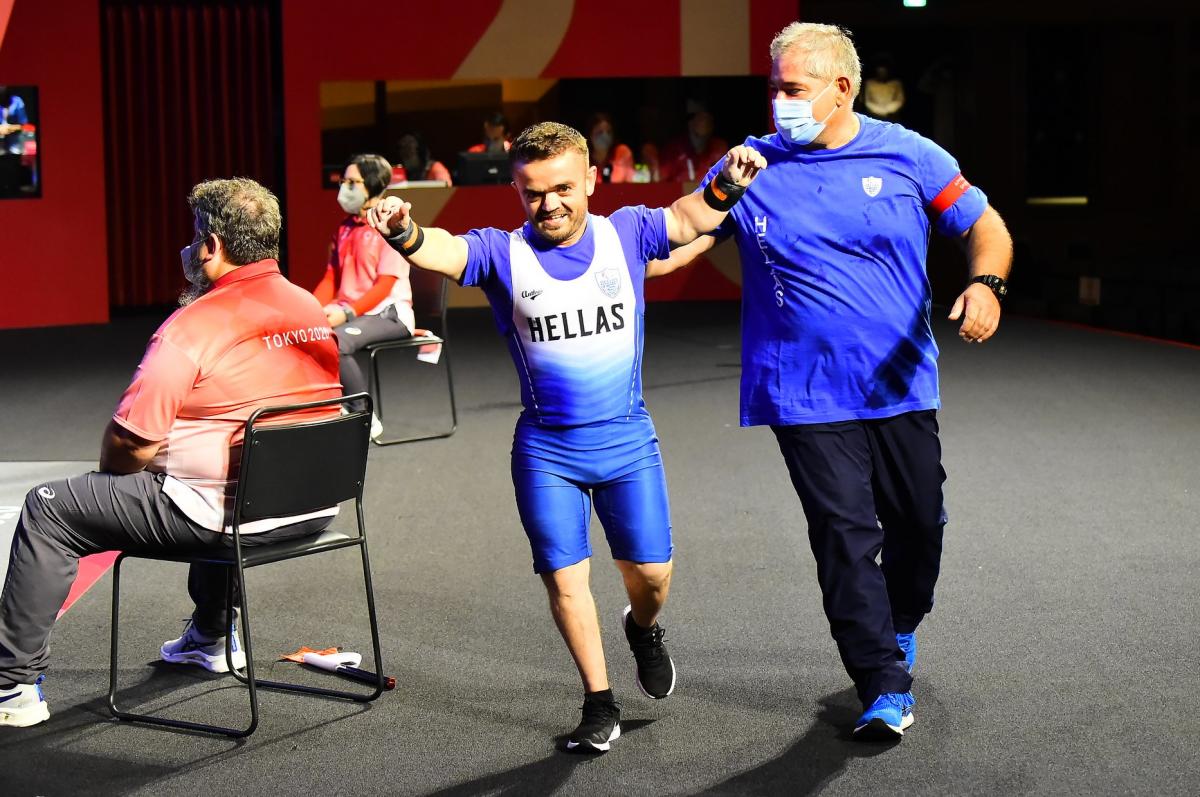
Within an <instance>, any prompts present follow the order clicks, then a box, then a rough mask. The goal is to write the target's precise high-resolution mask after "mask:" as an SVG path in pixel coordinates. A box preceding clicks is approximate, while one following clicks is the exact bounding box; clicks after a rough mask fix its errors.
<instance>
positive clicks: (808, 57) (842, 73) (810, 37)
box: [771, 22, 862, 97]
mask: <svg viewBox="0 0 1200 797" xmlns="http://www.w3.org/2000/svg"><path fill="white" fill-rule="evenodd" d="M791 50H799V51H800V52H802V53H804V65H805V71H806V72H807V73H808V74H809V75H811V76H812V77H815V78H820V79H821V80H827V81H830V82H833V81H834V80H837V79H838V78H839V77H844V78H848V79H849V80H850V96H851V97H856V96H858V89H859V86H860V85H861V84H862V63H861V62H859V60H858V51H857V50H855V49H854V42H853V40H851V38H850V31H848V30H846V29H845V28H840V27H838V26H837V25H820V24H817V23H815V22H793V23H792V24H791V25H788V26H787V27H786V28H784V29H783V30H781V31H779V33H777V34H775V38H774V39H772V40H771V60H772V61H778V60H779V57H780V56H781V55H783V54H784V53H786V52H789V51H791Z"/></svg>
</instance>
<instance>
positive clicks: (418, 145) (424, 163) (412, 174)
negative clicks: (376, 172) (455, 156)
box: [392, 132, 454, 185]
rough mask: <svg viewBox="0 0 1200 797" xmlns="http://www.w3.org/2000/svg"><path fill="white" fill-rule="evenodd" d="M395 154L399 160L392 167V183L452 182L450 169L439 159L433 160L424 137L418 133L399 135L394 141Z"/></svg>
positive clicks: (447, 183)
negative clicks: (420, 181) (419, 181)
mask: <svg viewBox="0 0 1200 797" xmlns="http://www.w3.org/2000/svg"><path fill="white" fill-rule="evenodd" d="M396 155H397V158H398V160H399V162H398V163H397V164H396V165H395V166H394V167H393V168H392V182H393V183H404V182H409V183H412V182H416V181H418V180H439V181H441V182H443V183H445V184H446V185H453V184H454V181H453V180H451V179H450V170H449V169H447V168H446V165H445V164H444V163H442V162H441V161H439V160H434V157H433V153H432V152H431V151H430V149H429V145H428V144H426V143H425V137H424V136H422V135H421V134H420V133H417V132H411V133H405V134H404V135H402V136H400V140H399V141H397V142H396Z"/></svg>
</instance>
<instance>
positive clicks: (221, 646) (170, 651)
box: [160, 620, 246, 673]
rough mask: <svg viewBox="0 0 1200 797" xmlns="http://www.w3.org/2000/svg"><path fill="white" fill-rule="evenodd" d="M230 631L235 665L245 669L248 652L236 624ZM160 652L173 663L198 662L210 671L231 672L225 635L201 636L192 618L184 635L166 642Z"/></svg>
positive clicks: (163, 658)
mask: <svg viewBox="0 0 1200 797" xmlns="http://www.w3.org/2000/svg"><path fill="white" fill-rule="evenodd" d="M229 633H231V634H233V666H234V667H235V668H236V669H239V670H244V669H246V653H245V651H243V650H242V643H241V640H239V639H238V635H237V626H236V624H235V625H232V626H230V628H229ZM160 653H161V655H162V660H163V661H168V662H170V663H171V664H197V665H199V666H201V667H203V668H204V669H206V670H208V671H209V672H216V673H225V672H229V662H227V661H226V660H225V637H223V636H222V637H217V638H216V639H209V638H208V637H204V636H201V635H200V632H199V631H197V630H196V626H195V624H194V623H193V622H192V621H191V620H188V624H187V627H186V628H185V629H184V631H183V636H181V637H179V639H172V640H171V641H170V642H164V643H163V646H162V650H161V651H160Z"/></svg>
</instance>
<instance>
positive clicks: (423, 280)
mask: <svg viewBox="0 0 1200 797" xmlns="http://www.w3.org/2000/svg"><path fill="white" fill-rule="evenodd" d="M408 282H409V285H410V286H411V287H412V296H413V315H415V316H416V317H417V326H419V327H422V328H424V329H430V328H431V325H430V322H431V321H432V322H434V323H433V325H432V328H433V329H435V331H438V332H442V331H443V325H444V324H445V321H446V297H447V295H448V293H449V284H448V283H449V280H447V279H446V278H445V277H443V276H442V275H441V274H439V273H437V272H436V271H427V270H426V269H423V268H417V267H415V266H414V267H413V268H412V269H410V270H409V272H408Z"/></svg>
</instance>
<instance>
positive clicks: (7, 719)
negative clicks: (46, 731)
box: [0, 675, 50, 728]
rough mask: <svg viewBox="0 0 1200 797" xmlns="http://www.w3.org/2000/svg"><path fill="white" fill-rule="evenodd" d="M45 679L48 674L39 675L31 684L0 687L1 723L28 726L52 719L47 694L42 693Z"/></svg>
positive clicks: (9, 725) (16, 726) (12, 725)
mask: <svg viewBox="0 0 1200 797" xmlns="http://www.w3.org/2000/svg"><path fill="white" fill-rule="evenodd" d="M45 679H46V676H44V675H39V676H38V679H37V680H36V681H34V682H33V683H31V684H15V685H13V686H10V687H8V688H7V689H0V725H4V726H8V727H10V728H28V727H29V726H31V725H37V724H38V723H39V722H45V721H46V720H48V719H50V707H49V706H47V705H46V696H45V695H43V694H42V681H44V680H45Z"/></svg>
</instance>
